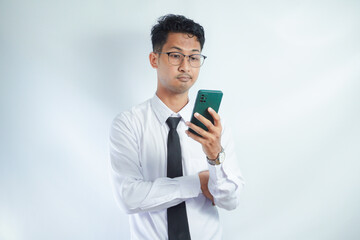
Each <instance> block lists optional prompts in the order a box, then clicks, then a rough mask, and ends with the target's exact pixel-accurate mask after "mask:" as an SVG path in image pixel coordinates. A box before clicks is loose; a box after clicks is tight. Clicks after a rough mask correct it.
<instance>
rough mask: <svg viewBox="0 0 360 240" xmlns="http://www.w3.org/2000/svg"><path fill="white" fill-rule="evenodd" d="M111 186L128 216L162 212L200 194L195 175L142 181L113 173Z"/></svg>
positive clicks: (197, 179)
mask: <svg viewBox="0 0 360 240" xmlns="http://www.w3.org/2000/svg"><path fill="white" fill-rule="evenodd" d="M113 184H114V188H115V195H116V199H117V201H118V202H119V204H120V206H121V207H122V209H124V211H125V212H126V213H128V214H133V213H139V212H146V211H159V210H163V209H166V208H168V207H171V206H174V205H177V204H179V203H180V202H182V201H184V200H186V199H189V198H193V197H197V196H198V195H199V193H200V192H201V189H200V181H199V177H198V176H197V175H192V176H183V177H178V178H173V179H171V178H166V177H163V178H158V179H156V180H155V181H144V180H141V179H140V180H139V179H135V178H131V177H122V176H121V175H119V174H117V173H116V172H113Z"/></svg>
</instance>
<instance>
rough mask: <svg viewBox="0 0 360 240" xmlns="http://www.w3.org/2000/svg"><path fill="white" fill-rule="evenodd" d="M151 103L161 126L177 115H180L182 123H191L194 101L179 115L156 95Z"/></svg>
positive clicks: (189, 102)
mask: <svg viewBox="0 0 360 240" xmlns="http://www.w3.org/2000/svg"><path fill="white" fill-rule="evenodd" d="M150 102H151V106H152V109H153V110H154V113H155V115H156V117H157V118H158V120H159V122H160V123H161V124H164V123H165V122H166V120H167V119H168V118H169V117H170V116H176V115H178V116H179V115H180V117H181V121H183V122H184V123H185V122H186V121H190V117H191V111H192V106H193V104H192V101H190V100H189V101H188V103H187V104H186V105H185V106H184V107H183V108H182V109H181V110H180V111H179V112H178V113H174V112H173V111H172V110H171V109H170V108H168V107H167V106H166V105H165V103H163V101H161V99H160V98H159V97H158V96H157V95H156V94H155V95H154V97H153V98H152V99H151V100H150Z"/></svg>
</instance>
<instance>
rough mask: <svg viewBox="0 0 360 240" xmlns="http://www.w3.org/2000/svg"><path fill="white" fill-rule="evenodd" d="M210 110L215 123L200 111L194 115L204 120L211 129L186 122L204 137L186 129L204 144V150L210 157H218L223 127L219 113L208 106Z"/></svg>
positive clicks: (192, 136)
mask: <svg viewBox="0 0 360 240" xmlns="http://www.w3.org/2000/svg"><path fill="white" fill-rule="evenodd" d="M208 111H209V113H210V114H211V116H212V117H213V119H214V124H212V123H211V122H210V120H208V119H206V118H205V117H204V116H202V115H201V114H199V113H195V114H194V116H195V117H196V118H197V119H198V120H199V121H200V122H202V123H203V124H204V125H205V126H206V127H207V129H208V130H209V131H205V130H204V129H202V128H201V127H198V126H196V125H195V124H193V123H191V122H186V125H187V126H189V127H190V128H191V129H192V130H194V131H195V132H197V133H198V134H200V135H201V136H202V137H200V136H197V135H195V134H193V133H191V132H189V131H188V130H187V131H186V134H187V135H188V136H189V137H191V138H192V139H194V140H195V141H197V142H199V143H200V144H201V145H202V148H203V151H204V153H205V154H206V156H207V157H208V158H209V159H216V158H217V157H218V155H219V153H220V152H221V131H222V127H221V122H220V116H219V114H217V113H216V112H215V111H214V110H213V109H212V108H208Z"/></svg>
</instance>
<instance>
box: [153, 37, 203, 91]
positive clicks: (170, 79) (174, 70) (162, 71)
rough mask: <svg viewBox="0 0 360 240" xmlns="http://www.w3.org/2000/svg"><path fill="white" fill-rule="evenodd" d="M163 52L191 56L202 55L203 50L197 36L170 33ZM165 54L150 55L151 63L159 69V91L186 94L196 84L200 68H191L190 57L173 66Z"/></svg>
mask: <svg viewBox="0 0 360 240" xmlns="http://www.w3.org/2000/svg"><path fill="white" fill-rule="evenodd" d="M162 52H163V53H167V52H179V53H183V54H185V55H191V54H200V53H201V48H200V43H199V41H198V40H197V38H196V37H195V36H194V37H189V35H188V34H186V33H185V34H184V33H169V34H168V37H167V41H166V43H165V44H164V46H163V48H162ZM163 53H162V54H157V53H151V54H150V63H151V65H152V66H153V67H154V68H156V69H157V75H158V91H162V92H167V93H169V94H182V93H186V92H187V91H188V90H189V89H190V88H191V87H192V85H193V84H194V83H195V82H196V80H197V78H198V75H199V71H200V68H194V67H192V66H190V63H189V58H188V57H185V58H184V60H183V61H182V63H181V64H180V65H179V66H174V65H171V64H170V63H169V59H168V55H167V54H163Z"/></svg>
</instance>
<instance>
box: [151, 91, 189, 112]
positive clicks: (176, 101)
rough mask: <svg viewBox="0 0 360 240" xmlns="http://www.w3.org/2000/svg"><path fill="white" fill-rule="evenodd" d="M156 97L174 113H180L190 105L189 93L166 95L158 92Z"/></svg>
mask: <svg viewBox="0 0 360 240" xmlns="http://www.w3.org/2000/svg"><path fill="white" fill-rule="evenodd" d="M156 95H157V96H158V97H159V98H160V99H161V101H162V102H163V103H165V105H166V106H167V107H168V108H170V109H171V110H172V111H173V112H175V113H177V112H179V111H180V110H181V109H182V108H183V107H184V106H185V105H186V104H187V103H188V101H189V100H188V92H185V93H181V94H175V93H173V94H171V93H170V94H169V93H167V94H164V93H162V92H161V91H159V90H157V91H156Z"/></svg>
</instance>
